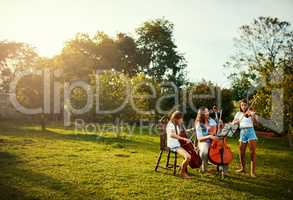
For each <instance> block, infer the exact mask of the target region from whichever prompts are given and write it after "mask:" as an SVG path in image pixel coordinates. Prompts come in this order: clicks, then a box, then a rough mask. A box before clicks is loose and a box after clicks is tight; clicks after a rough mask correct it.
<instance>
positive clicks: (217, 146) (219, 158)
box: [209, 111, 233, 165]
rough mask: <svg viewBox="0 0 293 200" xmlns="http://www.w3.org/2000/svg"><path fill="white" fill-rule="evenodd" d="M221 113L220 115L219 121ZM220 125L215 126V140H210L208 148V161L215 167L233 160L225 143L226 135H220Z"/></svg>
mask: <svg viewBox="0 0 293 200" xmlns="http://www.w3.org/2000/svg"><path fill="white" fill-rule="evenodd" d="M221 117H222V111H221V113H220V120H219V121H221ZM221 126H222V125H221V124H220V123H218V125H217V126H216V136H217V138H218V139H217V140H212V143H211V145H210V148H209V161H210V162H211V163H213V164H215V165H227V164H229V163H230V162H231V161H232V160H233V153H232V151H231V148H230V147H229V145H228V143H227V135H221V134H220V132H221Z"/></svg>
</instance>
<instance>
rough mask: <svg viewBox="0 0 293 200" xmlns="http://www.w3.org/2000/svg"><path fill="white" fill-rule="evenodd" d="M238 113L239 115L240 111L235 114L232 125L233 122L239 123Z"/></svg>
mask: <svg viewBox="0 0 293 200" xmlns="http://www.w3.org/2000/svg"><path fill="white" fill-rule="evenodd" d="M239 115H240V113H239V112H237V113H236V115H235V117H234V120H233V121H232V124H233V125H234V124H239V123H240V120H239Z"/></svg>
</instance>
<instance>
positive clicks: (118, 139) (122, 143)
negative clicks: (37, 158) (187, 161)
mask: <svg viewBox="0 0 293 200" xmlns="http://www.w3.org/2000/svg"><path fill="white" fill-rule="evenodd" d="M0 131H1V132H0V135H6V136H14V137H22V138H23V137H25V138H28V139H29V140H31V139H34V138H37V139H38V138H40V139H54V140H72V141H87V142H93V143H100V144H105V145H111V146H112V147H114V148H135V149H140V150H143V151H152V152H159V143H156V142H152V141H136V140H133V139H128V138H127V137H125V136H103V135H98V134H75V133H64V134H63V133H59V132H58V131H54V130H50V129H47V130H45V131H42V130H38V129H35V128H26V129H21V128H17V127H11V128H5V129H4V130H3V128H2V130H0ZM66 131H68V130H66ZM69 131H70V132H71V131H72V132H74V130H69ZM132 136H135V135H132Z"/></svg>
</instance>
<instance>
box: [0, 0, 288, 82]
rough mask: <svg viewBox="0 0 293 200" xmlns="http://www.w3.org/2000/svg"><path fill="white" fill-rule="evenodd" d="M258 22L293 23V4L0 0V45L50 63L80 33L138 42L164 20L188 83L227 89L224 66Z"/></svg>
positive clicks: (273, 0)
mask: <svg viewBox="0 0 293 200" xmlns="http://www.w3.org/2000/svg"><path fill="white" fill-rule="evenodd" d="M259 16H273V17H278V18H280V19H281V20H286V21H289V22H290V23H293V0H245V1H243V0H59V1H58V0H25V1H24V0H0V24H1V25H0V27H1V28H0V41H1V40H10V41H18V42H26V43H29V44H31V45H32V46H33V47H35V48H36V49H37V52H38V53H39V54H40V55H41V56H46V57H51V56H54V55H56V54H58V53H60V51H61V50H62V48H63V46H64V42H65V41H67V40H69V39H71V38H73V37H74V35H75V34H76V33H79V32H82V33H89V34H91V35H93V34H94V33H95V32H97V31H104V32H106V33H107V34H109V35H110V36H112V37H114V36H115V35H116V34H117V33H118V32H124V33H128V34H130V35H132V36H134V37H135V29H136V28H137V27H138V26H140V25H141V24H142V23H143V22H144V21H147V20H151V19H156V18H161V17H164V18H166V19H168V20H170V21H171V22H173V23H174V25H175V28H174V40H175V43H176V45H177V46H178V50H179V51H180V52H181V53H184V55H185V58H186V60H187V64H188V67H187V69H186V70H187V72H188V73H187V76H188V79H189V80H190V81H193V82H197V81H200V80H202V79H205V80H211V81H212V82H214V83H216V84H218V85H219V86H222V87H228V86H229V81H228V80H227V78H226V76H227V71H226V70H225V69H224V68H223V64H224V63H225V62H226V61H227V60H228V59H229V56H231V55H232V54H233V50H234V49H233V38H235V37H237V35H238V34H239V32H238V30H239V27H240V26H242V25H244V24H249V23H251V22H252V20H253V19H255V18H257V17H259Z"/></svg>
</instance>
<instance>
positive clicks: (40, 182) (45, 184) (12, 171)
mask: <svg viewBox="0 0 293 200" xmlns="http://www.w3.org/2000/svg"><path fill="white" fill-rule="evenodd" d="M24 163H25V161H23V160H20V159H19V158H18V157H16V156H15V155H14V154H11V153H8V152H0V194H1V196H0V199H5V200H10V199H11V200H15V199H21V200H23V199H24V200H26V199H44V198H45V199H50V198H52V197H53V198H54V197H55V198H56V197H58V194H52V193H51V194H47V196H45V197H44V196H42V197H40V196H39V195H38V194H39V193H34V192H37V191H36V189H39V188H45V189H48V190H49V191H54V192H61V195H64V192H65V191H70V193H68V196H66V194H65V196H66V197H68V199H72V198H70V197H74V198H78V199H81V198H83V199H105V192H104V191H103V188H101V187H99V186H97V190H96V191H98V192H99V193H98V194H97V193H95V194H94V195H95V196H93V195H91V194H88V193H82V190H81V189H79V187H78V186H79V185H76V184H73V183H70V182H65V181H60V180H57V179H55V178H53V177H51V176H48V175H46V174H42V173H37V172H33V171H30V170H26V169H24Z"/></svg>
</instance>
